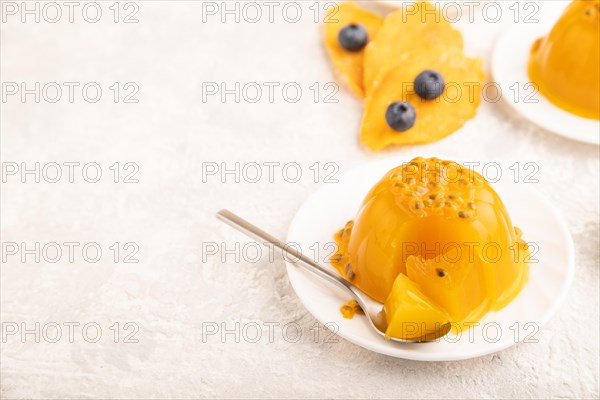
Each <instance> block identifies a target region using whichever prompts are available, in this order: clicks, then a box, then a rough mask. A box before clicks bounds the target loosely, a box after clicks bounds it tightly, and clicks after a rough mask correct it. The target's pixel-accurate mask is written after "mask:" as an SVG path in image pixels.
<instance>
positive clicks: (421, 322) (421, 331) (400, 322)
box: [383, 274, 450, 340]
mask: <svg viewBox="0 0 600 400" xmlns="http://www.w3.org/2000/svg"><path fill="white" fill-rule="evenodd" d="M383 309H384V312H385V317H386V321H387V324H388V325H387V329H386V331H385V336H386V337H395V338H399V339H405V340H416V339H419V338H423V337H427V336H430V335H434V336H435V333H436V332H438V331H439V330H440V328H441V327H442V326H443V325H444V324H446V323H448V322H450V318H449V316H448V314H447V313H446V312H445V311H444V310H443V309H441V308H439V307H438V306H437V305H435V304H434V303H433V302H432V301H431V300H430V299H429V298H427V296H425V295H424V294H423V293H422V292H421V290H419V288H418V287H417V285H416V284H415V283H414V282H412V281H411V280H410V279H408V278H407V277H406V276H405V275H404V274H399V275H398V277H397V278H396V279H395V281H394V285H393V287H392V290H391V292H390V295H389V296H388V298H387V300H386V301H385V304H384V306H383Z"/></svg>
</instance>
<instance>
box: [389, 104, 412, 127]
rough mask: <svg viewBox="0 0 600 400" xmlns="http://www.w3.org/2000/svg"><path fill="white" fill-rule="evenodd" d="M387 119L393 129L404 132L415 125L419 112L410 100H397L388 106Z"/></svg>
mask: <svg viewBox="0 0 600 400" xmlns="http://www.w3.org/2000/svg"><path fill="white" fill-rule="evenodd" d="M385 120H386V122H387V124H388V125H389V126H390V128H392V129H393V130H395V131H398V132H404V131H407V130H409V129H410V128H412V127H413V125H414V124H415V121H416V120H417V113H416V111H415V109H414V107H413V106H412V104H410V103H409V102H407V101H397V102H394V103H392V104H390V105H389V106H388V108H387V110H386V112H385Z"/></svg>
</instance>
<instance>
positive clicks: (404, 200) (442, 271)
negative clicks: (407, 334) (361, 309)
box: [331, 157, 528, 323]
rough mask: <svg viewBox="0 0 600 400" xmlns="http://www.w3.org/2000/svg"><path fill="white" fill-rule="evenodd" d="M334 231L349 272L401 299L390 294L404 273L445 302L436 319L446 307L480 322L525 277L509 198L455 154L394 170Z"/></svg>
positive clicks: (435, 300) (358, 281) (335, 261)
mask: <svg viewBox="0 0 600 400" xmlns="http://www.w3.org/2000/svg"><path fill="white" fill-rule="evenodd" d="M334 237H335V240H336V243H337V245H338V251H337V253H336V254H335V255H334V256H333V257H332V259H331V263H332V265H333V266H334V267H336V269H337V270H338V272H339V273H340V274H341V275H342V276H343V277H345V278H346V279H347V280H348V281H350V282H352V283H353V284H354V285H356V286H357V287H358V288H360V289H361V290H362V291H364V292H365V293H366V294H368V295H369V296H370V297H372V298H374V299H375V300H377V301H379V302H382V303H384V302H386V301H387V300H389V301H395V300H390V299H389V297H388V296H390V293H392V287H393V286H394V285H395V284H394V282H395V281H396V280H397V279H398V276H399V275H400V274H402V275H403V276H405V277H407V278H408V279H410V281H412V282H413V283H414V284H415V285H416V286H417V287H418V289H419V290H420V293H421V294H422V295H423V296H421V295H419V296H417V297H421V298H422V300H423V299H425V300H424V301H426V302H428V303H430V304H433V305H435V306H436V307H438V308H439V309H440V310H434V311H435V313H438V314H435V313H434V312H433V311H432V313H433V314H431V315H438V317H436V318H432V320H433V319H439V315H441V314H439V313H440V312H447V313H448V315H449V316H450V318H451V321H452V322H456V323H461V322H465V321H468V322H471V321H477V320H478V319H480V318H481V317H482V316H483V315H484V314H485V313H487V312H488V311H490V310H498V309H500V308H502V307H504V306H505V305H506V304H508V302H510V301H511V300H512V299H513V298H514V297H515V296H516V295H517V294H518V293H519V291H520V290H521V288H522V286H523V285H524V283H525V281H526V279H527V272H528V267H527V264H526V263H525V260H526V257H528V251H527V244H526V243H525V242H524V241H523V240H522V239H521V232H520V230H518V228H515V227H513V225H512V223H511V220H510V217H509V216H508V212H507V211H506V208H505V207H504V204H503V203H502V201H501V200H500V198H499V197H498V195H497V194H496V192H495V191H494V190H493V189H492V188H491V187H490V185H489V184H488V182H487V181H486V180H485V179H484V178H483V177H482V176H481V175H480V174H478V173H476V172H474V171H472V170H470V169H468V168H465V167H463V166H461V165H460V164H457V163H455V162H452V161H442V160H440V159H437V158H421V157H417V158H415V159H413V160H412V161H411V162H409V163H407V164H404V165H401V166H399V167H396V168H394V169H392V170H391V171H389V172H388V173H386V174H385V176H384V177H383V178H382V179H381V180H380V181H379V182H378V183H377V184H376V185H375V186H374V187H373V188H372V189H371V191H370V192H369V194H368V195H367V197H366V198H365V200H364V201H363V203H362V205H361V207H360V209H359V211H358V214H357V215H356V218H355V219H354V220H353V221H350V222H349V223H347V224H346V226H345V227H344V228H343V229H341V230H340V231H338V232H337V233H336V234H335V236H334ZM401 279H404V278H401ZM398 285H400V283H398ZM405 286H406V285H405ZM395 296H396V297H397V296H398V294H396V295H395ZM413 297H414V296H413ZM390 304H392V303H390ZM404 304H407V303H406V302H404ZM432 307H433V306H432ZM433 308H435V307H433ZM404 312H405V313H407V312H408V313H410V312H412V311H406V310H405V311H404ZM391 314H392V315H396V312H391ZM411 315H412V314H411ZM388 318H390V316H388ZM391 318H395V317H393V316H392V317H391ZM410 322H413V321H410Z"/></svg>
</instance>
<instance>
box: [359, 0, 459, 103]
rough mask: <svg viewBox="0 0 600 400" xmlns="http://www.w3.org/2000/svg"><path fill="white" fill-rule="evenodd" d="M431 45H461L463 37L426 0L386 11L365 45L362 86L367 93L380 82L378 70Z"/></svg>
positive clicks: (406, 60)
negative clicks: (379, 24)
mask: <svg viewBox="0 0 600 400" xmlns="http://www.w3.org/2000/svg"><path fill="white" fill-rule="evenodd" d="M431 47H442V48H449V47H452V48H456V49H458V50H460V51H462V49H463V39H462V35H461V33H460V32H459V31H457V30H456V29H454V28H453V27H452V26H451V25H450V23H449V22H448V21H446V19H445V18H444V16H443V15H442V13H440V12H439V10H437V8H436V7H435V6H434V5H433V4H431V3H429V2H426V1H422V2H417V3H414V4H412V5H407V6H403V7H402V8H400V9H399V10H397V11H394V12H392V13H390V14H388V15H387V16H386V17H385V19H384V21H383V25H381V28H380V29H379V32H378V33H377V36H375V37H374V38H373V39H372V40H371V41H370V42H369V44H368V45H367V48H366V49H365V73H364V80H365V81H364V87H365V90H366V91H367V93H368V92H369V91H370V90H371V89H372V88H375V87H377V86H380V85H381V84H382V82H381V81H380V78H383V77H384V76H385V75H384V74H382V71H387V70H390V69H392V68H396V67H399V68H405V67H406V66H409V65H410V64H411V63H412V61H411V60H410V54H411V53H412V52H413V51H415V50H423V49H426V50H427V49H429V48H431Z"/></svg>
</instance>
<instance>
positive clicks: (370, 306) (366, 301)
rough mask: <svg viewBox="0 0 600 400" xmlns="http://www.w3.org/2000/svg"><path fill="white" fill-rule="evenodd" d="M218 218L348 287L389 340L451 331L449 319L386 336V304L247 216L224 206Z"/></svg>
mask: <svg viewBox="0 0 600 400" xmlns="http://www.w3.org/2000/svg"><path fill="white" fill-rule="evenodd" d="M217 218H219V219H220V220H222V221H223V222H225V223H227V224H228V225H230V226H232V227H234V228H235V229H237V230H239V231H240V232H243V233H245V234H246V235H248V236H249V237H251V238H253V239H255V240H256V241H257V242H259V243H261V244H263V245H266V244H270V245H272V246H273V247H276V248H278V249H279V250H280V251H281V252H282V253H283V254H284V255H289V254H291V255H292V256H293V257H292V259H291V260H290V262H292V263H294V264H296V265H298V266H301V267H303V268H305V269H307V270H309V271H310V272H312V273H314V274H315V275H318V276H320V277H321V278H323V279H325V280H327V281H329V282H330V283H333V284H334V285H336V286H338V287H340V288H342V289H343V290H344V291H346V292H347V293H348V294H349V295H350V296H352V298H354V300H356V302H357V303H358V305H359V306H360V308H362V310H363V311H364V313H365V316H366V317H367V321H368V322H369V326H370V327H371V328H372V329H373V331H375V332H377V333H378V334H379V335H381V336H382V337H383V338H384V339H386V340H392V341H394V342H401V343H427V342H432V341H435V340H437V339H439V338H441V337H443V336H446V335H447V334H448V332H450V329H451V327H452V326H451V324H450V322H448V323H446V324H444V325H442V326H441V327H440V329H439V330H438V331H437V332H433V333H427V334H425V335H423V336H421V337H417V338H412V339H401V338H396V337H390V336H386V334H385V331H386V330H387V319H386V316H385V311H384V309H383V304H381V303H379V302H377V301H375V300H373V299H371V298H370V297H369V296H367V295H366V294H365V293H363V292H362V291H361V290H360V289H358V288H357V287H356V286H353V285H352V284H351V283H349V282H348V281H346V280H345V279H343V278H342V277H340V276H338V275H335V274H334V273H332V272H331V271H329V270H327V269H325V268H324V267H323V266H321V265H319V264H317V263H316V262H314V261H313V260H311V259H310V258H308V257H306V256H305V255H303V254H302V252H300V251H299V250H297V249H296V248H294V247H292V246H289V245H287V244H286V243H284V242H283V241H281V240H279V239H277V238H275V237H274V236H271V235H270V234H268V233H267V232H265V231H263V230H262V229H260V228H258V227H257V226H255V225H253V224H251V223H250V222H248V221H246V220H245V219H243V218H241V217H239V216H237V215H235V214H234V213H232V212H231V211H229V210H221V211H219V212H218V213H217Z"/></svg>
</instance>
